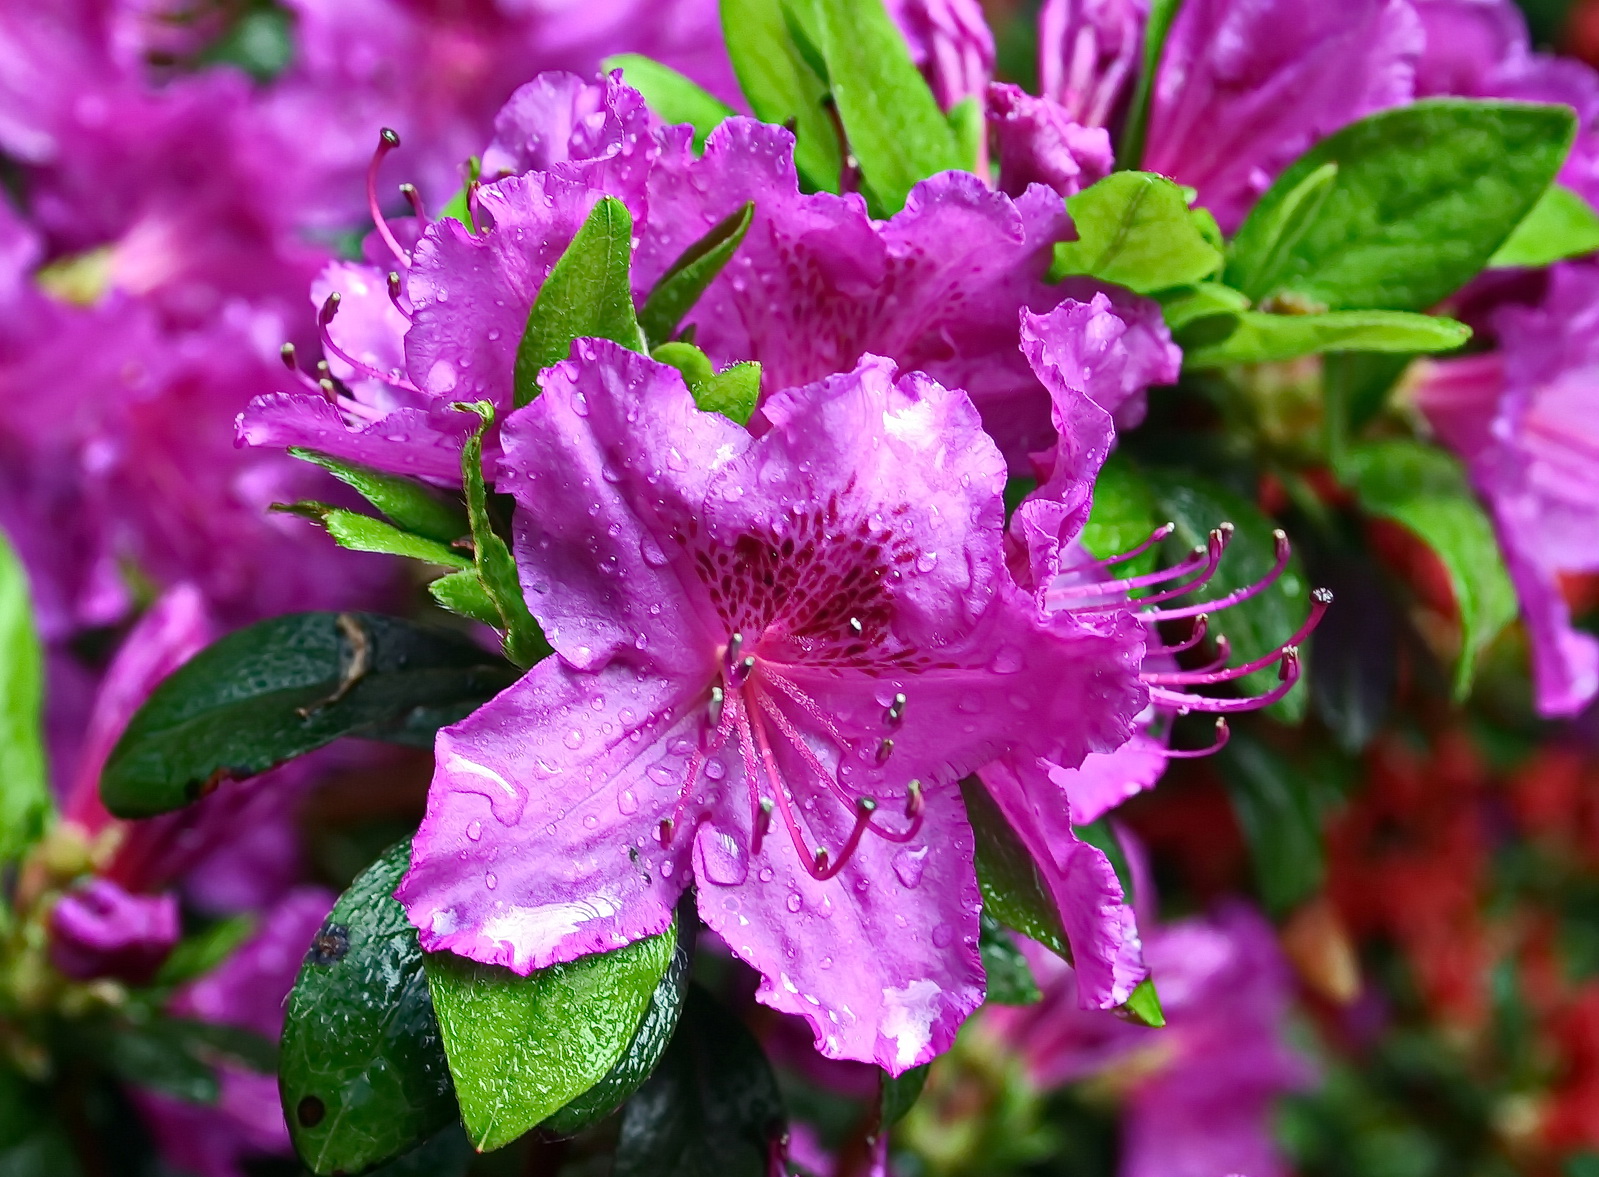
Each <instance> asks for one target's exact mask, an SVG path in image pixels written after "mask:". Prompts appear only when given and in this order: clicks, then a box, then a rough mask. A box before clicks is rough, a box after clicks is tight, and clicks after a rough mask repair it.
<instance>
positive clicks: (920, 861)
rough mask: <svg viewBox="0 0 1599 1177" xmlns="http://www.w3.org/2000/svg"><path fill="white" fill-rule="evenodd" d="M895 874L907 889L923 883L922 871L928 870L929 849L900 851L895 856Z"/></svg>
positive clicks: (919, 847) (923, 847)
mask: <svg viewBox="0 0 1599 1177" xmlns="http://www.w3.org/2000/svg"><path fill="white" fill-rule="evenodd" d="M893 866H894V874H895V876H897V877H898V879H899V881H900V882H901V883H903V884H905V886H907V887H914V886H916V884H917V883H920V882H921V881H922V871H924V870H925V869H927V847H926V846H918V847H917V848H916V849H915V850H911V849H909V848H906V849H903V850H901V851H899V853H897V854H895V855H894V861H893Z"/></svg>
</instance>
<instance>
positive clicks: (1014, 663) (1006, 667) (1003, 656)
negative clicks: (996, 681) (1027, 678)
mask: <svg viewBox="0 0 1599 1177" xmlns="http://www.w3.org/2000/svg"><path fill="white" fill-rule="evenodd" d="M1026 665H1027V658H1026V656H1025V655H1024V654H1023V653H1022V652H1021V651H1020V650H1018V649H1017V648H1016V647H1015V646H1001V647H1000V648H999V650H998V651H997V652H996V653H995V654H994V660H993V661H992V662H990V663H989V664H988V668H989V669H990V670H992V671H993V672H994V673H995V674H1015V673H1016V672H1017V671H1019V670H1020V669H1021V668H1022V667H1023V666H1026Z"/></svg>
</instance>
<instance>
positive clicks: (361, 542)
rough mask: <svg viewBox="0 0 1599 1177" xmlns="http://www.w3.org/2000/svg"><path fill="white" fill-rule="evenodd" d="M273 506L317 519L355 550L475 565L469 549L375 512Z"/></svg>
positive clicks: (306, 504)
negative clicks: (412, 530)
mask: <svg viewBox="0 0 1599 1177" xmlns="http://www.w3.org/2000/svg"><path fill="white" fill-rule="evenodd" d="M273 509H274V510H278V511H287V512H289V513H291V514H295V515H303V516H304V517H305V518H307V519H312V520H315V521H316V522H317V523H320V524H322V526H323V527H326V528H327V529H328V534H329V535H331V536H332V537H333V542H334V543H336V544H338V545H339V547H341V548H349V549H350V550H351V551H354V552H379V553H381V554H383V555H387V556H404V557H406V558H407V559H410V560H421V561H422V562H423V563H426V564H442V565H444V566H445V567H446V568H470V567H472V557H471V556H469V555H467V554H466V553H465V552H462V551H459V550H458V549H456V548H452V547H450V546H448V545H447V544H441V543H440V542H439V541H438V540H436V539H426V538H424V537H422V536H420V535H412V534H411V533H410V532H409V531H401V530H400V529H399V528H398V527H395V526H394V525H393V524H392V523H385V522H383V520H381V519H374V518H373V517H372V516H371V515H363V514H361V513H360V512H359V511H347V510H345V509H344V508H343V507H333V506H329V505H328V504H327V503H313V502H302V503H289V504H277V505H275V506H274V508H273ZM462 534H463V535H464V534H465V532H462Z"/></svg>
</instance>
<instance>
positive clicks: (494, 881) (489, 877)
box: [483, 871, 500, 891]
mask: <svg viewBox="0 0 1599 1177" xmlns="http://www.w3.org/2000/svg"><path fill="white" fill-rule="evenodd" d="M483 885H484V886H485V887H487V888H488V889H489V890H490V891H492V890H494V888H496V887H498V886H499V885H500V880H499V878H498V877H497V876H496V875H495V873H494V872H493V871H489V873H488V874H486V875H484V876H483Z"/></svg>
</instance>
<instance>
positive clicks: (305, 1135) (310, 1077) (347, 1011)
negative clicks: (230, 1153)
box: [278, 839, 456, 1174]
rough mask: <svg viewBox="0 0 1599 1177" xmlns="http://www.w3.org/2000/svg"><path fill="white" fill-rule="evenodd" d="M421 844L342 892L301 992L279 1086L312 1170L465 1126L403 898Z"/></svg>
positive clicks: (374, 1159)
mask: <svg viewBox="0 0 1599 1177" xmlns="http://www.w3.org/2000/svg"><path fill="white" fill-rule="evenodd" d="M410 864H411V843H410V839H406V840H404V841H401V842H398V843H396V844H395V845H393V846H391V847H389V849H388V850H386V851H385V852H384V853H383V855H382V856H381V857H380V858H378V860H377V861H376V862H374V863H373V864H372V865H371V866H369V867H367V869H366V870H364V871H362V872H361V874H360V875H359V876H357V877H356V879H355V881H354V882H353V883H351V884H350V889H349V890H348V891H346V892H345V893H344V894H343V895H341V896H340V897H339V901H338V903H336V904H335V905H334V907H333V911H332V912H331V913H330V914H329V915H328V918H327V920H326V921H325V922H324V923H323V925H322V928H321V930H320V931H319V932H318V933H317V935H316V938H315V939H314V940H313V941H312V942H311V947H310V950H309V951H308V952H307V953H306V956H305V963H304V964H302V965H301V966H300V975H299V978H298V980H296V981H295V984H294V990H293V992H292V993H290V995H289V1004H288V1013H287V1016H286V1018H285V1020H284V1024H283V1049H282V1058H281V1061H280V1063H279V1067H278V1086H279V1090H280V1091H281V1093H282V1096H283V1115H284V1119H286V1120H287V1121H288V1124H289V1135H290V1136H291V1137H292V1138H293V1140H294V1147H295V1150H296V1151H297V1152H298V1153H299V1154H300V1158H301V1159H302V1160H303V1161H304V1162H305V1163H306V1165H307V1166H308V1167H309V1168H310V1169H311V1171H312V1172H314V1173H318V1174H332V1173H358V1172H361V1171H362V1170H364V1169H366V1168H368V1167H369V1166H371V1165H375V1164H378V1163H379V1162H381V1161H386V1160H389V1159H390V1158H392V1157H397V1156H399V1155H400V1154H402V1153H404V1152H406V1151H407V1150H409V1149H411V1148H413V1147H415V1146H416V1145H418V1144H420V1143H421V1142H422V1141H423V1140H426V1139H427V1138H428V1137H430V1136H432V1135H433V1134H434V1133H436V1132H438V1131H439V1130H440V1129H442V1128H444V1127H446V1126H447V1125H449V1124H452V1123H454V1122H455V1119H456V1107H455V1096H454V1094H453V1091H452V1089H451V1086H450V1071H449V1067H448V1065H447V1064H446V1063H445V1060H444V1045H443V1042H442V1041H441V1039H440V1037H439V1027H438V1023H437V1021H436V1020H435V1019H434V1016H433V1002H432V999H431V997H430V996H429V994H428V983H427V977H426V974H425V973H424V971H423V968H422V949H421V947H420V946H419V945H418V943H417V936H416V928H414V927H413V926H412V925H411V921H410V920H409V919H408V918H407V917H406V914H405V909H404V908H403V907H401V906H400V904H399V903H398V902H397V901H396V900H395V899H394V889H395V888H396V887H397V886H399V883H400V879H401V878H402V877H403V876H404V874H405V872H406V869H407V868H408V867H409V866H410Z"/></svg>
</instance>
